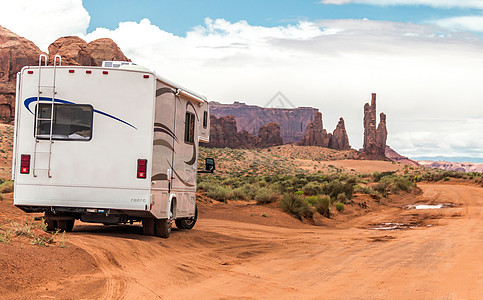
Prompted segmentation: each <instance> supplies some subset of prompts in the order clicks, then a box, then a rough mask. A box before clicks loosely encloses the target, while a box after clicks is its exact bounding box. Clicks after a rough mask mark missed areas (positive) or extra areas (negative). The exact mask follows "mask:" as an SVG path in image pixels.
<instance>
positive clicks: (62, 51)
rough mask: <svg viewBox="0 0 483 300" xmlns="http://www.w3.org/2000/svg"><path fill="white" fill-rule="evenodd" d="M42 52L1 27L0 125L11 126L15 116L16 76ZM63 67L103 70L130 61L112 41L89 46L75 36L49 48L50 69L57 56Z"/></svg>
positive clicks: (54, 43) (58, 40)
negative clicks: (110, 62)
mask: <svg viewBox="0 0 483 300" xmlns="http://www.w3.org/2000/svg"><path fill="white" fill-rule="evenodd" d="M40 54H42V51H40V49H39V48H38V47H37V46H35V44H34V43H32V42H31V41H29V40H27V39H25V38H23V37H20V36H18V35H16V34H15V33H13V32H11V31H10V30H8V29H6V28H4V27H2V26H0V122H4V123H9V122H11V121H12V120H13V118H14V112H15V87H16V80H17V72H19V71H20V70H21V69H22V68H23V67H24V66H37V65H38V63H39V55H40ZM56 54H59V55H60V56H61V57H62V65H67V66H68V65H74V66H78V65H83V66H101V65H102V61H104V60H117V61H129V59H128V58H127V57H126V56H125V55H124V54H123V53H122V51H121V50H120V49H119V47H118V46H117V45H116V43H114V41H112V40H111V39H107V38H103V39H98V40H95V41H92V42H90V43H86V41H84V40H83V39H81V38H79V37H76V36H69V37H62V38H59V39H57V40H56V41H55V42H53V43H52V44H51V45H50V46H49V55H48V60H49V65H52V63H53V60H54V56H55V55H56Z"/></svg>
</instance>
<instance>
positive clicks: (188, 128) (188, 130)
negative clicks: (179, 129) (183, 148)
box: [184, 112, 195, 144]
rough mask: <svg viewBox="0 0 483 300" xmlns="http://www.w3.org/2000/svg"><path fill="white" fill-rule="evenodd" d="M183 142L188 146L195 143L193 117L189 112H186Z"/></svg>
mask: <svg viewBox="0 0 483 300" xmlns="http://www.w3.org/2000/svg"><path fill="white" fill-rule="evenodd" d="M184 142H185V143H188V144H193V143H194V142H195V115H194V114H193V113H190V112H186V119H185V123H184Z"/></svg>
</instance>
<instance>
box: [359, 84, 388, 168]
mask: <svg viewBox="0 0 483 300" xmlns="http://www.w3.org/2000/svg"><path fill="white" fill-rule="evenodd" d="M376 122H377V119H376V94H375V93H373V94H372V98H371V104H370V105H369V103H366V104H365V105H364V148H363V152H364V153H363V157H364V158H366V159H385V158H386V155H385V150H386V140H387V128H386V115H385V114H384V113H381V115H380V122H379V126H377V127H376Z"/></svg>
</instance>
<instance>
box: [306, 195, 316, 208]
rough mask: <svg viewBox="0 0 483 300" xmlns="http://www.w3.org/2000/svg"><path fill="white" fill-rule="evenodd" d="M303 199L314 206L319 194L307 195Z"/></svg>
mask: <svg viewBox="0 0 483 300" xmlns="http://www.w3.org/2000/svg"><path fill="white" fill-rule="evenodd" d="M305 201H307V203H309V204H310V205H312V206H316V205H317V204H318V203H319V201H320V196H308V197H306V198H305Z"/></svg>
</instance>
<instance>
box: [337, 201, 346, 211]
mask: <svg viewBox="0 0 483 300" xmlns="http://www.w3.org/2000/svg"><path fill="white" fill-rule="evenodd" d="M335 208H336V209H337V211H338V212H340V213H341V212H344V209H345V205H344V203H336V204H335Z"/></svg>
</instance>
